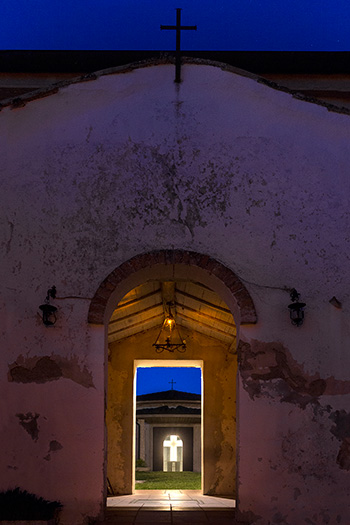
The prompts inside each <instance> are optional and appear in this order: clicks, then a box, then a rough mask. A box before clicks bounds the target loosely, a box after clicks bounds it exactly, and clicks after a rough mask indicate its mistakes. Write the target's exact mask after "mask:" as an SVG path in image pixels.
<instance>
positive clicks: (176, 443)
mask: <svg viewBox="0 0 350 525" xmlns="http://www.w3.org/2000/svg"><path fill="white" fill-rule="evenodd" d="M163 445H164V446H165V447H170V461H177V449H178V448H180V447H182V439H179V438H178V437H177V436H174V435H171V436H170V439H165V440H164V443H163Z"/></svg>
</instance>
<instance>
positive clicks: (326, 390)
mask: <svg viewBox="0 0 350 525" xmlns="http://www.w3.org/2000/svg"><path fill="white" fill-rule="evenodd" d="M238 358H239V362H240V372H241V377H242V380H243V385H244V388H245V390H246V391H247V392H248V393H249V396H250V397H251V399H255V398H259V397H270V398H272V397H273V398H278V399H279V400H280V401H281V403H282V402H284V403H292V404H296V405H298V406H299V407H300V408H302V409H305V407H306V406H307V405H308V404H309V403H314V402H316V401H317V399H318V398H319V397H320V396H322V395H336V394H338V393H340V392H341V393H343V394H345V393H350V381H339V380H337V379H335V378H334V377H328V378H325V379H323V378H321V377H320V375H319V374H314V375H309V374H307V373H306V372H305V371H304V370H303V368H302V366H301V365H299V363H297V362H296V361H295V359H294V358H293V357H292V355H291V354H290V352H289V350H287V349H286V348H285V347H284V346H283V345H282V344H281V343H279V342H269V343H265V342H260V341H257V340H254V339H253V340H252V341H251V343H250V344H249V343H245V342H243V341H240V342H239V345H238Z"/></svg>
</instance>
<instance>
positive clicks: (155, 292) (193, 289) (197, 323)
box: [108, 281, 236, 344]
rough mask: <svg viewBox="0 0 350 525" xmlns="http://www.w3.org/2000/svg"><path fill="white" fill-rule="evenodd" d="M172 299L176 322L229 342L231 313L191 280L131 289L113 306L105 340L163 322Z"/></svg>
mask: <svg viewBox="0 0 350 525" xmlns="http://www.w3.org/2000/svg"><path fill="white" fill-rule="evenodd" d="M169 302H171V303H172V306H171V312H172V314H173V316H174V317H175V320H176V323H177V326H178V327H179V329H180V331H181V327H185V328H187V329H189V330H194V331H196V332H200V333H201V334H204V335H207V336H209V337H213V338H215V339H218V340H220V341H223V342H225V343H228V344H232V343H233V341H234V339H235V336H236V327H235V324H234V320H233V316H232V314H231V312H230V310H229V309H228V307H227V305H226V303H224V301H222V300H221V299H220V297H219V296H218V295H217V294H216V293H215V292H213V291H212V290H211V289H209V288H207V287H205V286H203V285H202V284H199V283H194V282H187V281H186V282H160V281H149V282H146V283H144V284H142V285H141V286H138V287H137V288H134V289H133V290H131V291H130V292H129V293H128V294H127V295H125V297H124V298H123V299H122V301H120V303H119V304H118V306H117V308H116V309H115V310H114V312H113V315H112V317H111V320H110V322H109V326H108V341H109V342H113V341H119V340H121V339H124V338H126V337H130V336H132V335H135V334H137V333H140V332H145V331H146V330H149V329H151V328H154V327H159V329H160V328H161V326H162V323H163V321H164V317H165V314H164V312H167V311H168V310H167V308H168V307H167V303H169Z"/></svg>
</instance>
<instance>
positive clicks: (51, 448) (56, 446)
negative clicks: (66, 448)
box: [44, 439, 63, 461]
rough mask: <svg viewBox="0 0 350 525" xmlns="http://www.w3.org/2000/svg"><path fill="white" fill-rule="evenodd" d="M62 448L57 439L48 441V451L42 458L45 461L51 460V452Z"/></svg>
mask: <svg viewBox="0 0 350 525" xmlns="http://www.w3.org/2000/svg"><path fill="white" fill-rule="evenodd" d="M62 449H63V446H62V445H61V443H60V442H59V441H56V440H55V439H54V440H52V441H50V445H49V452H48V454H47V455H46V456H45V457H44V459H45V460H46V461H50V460H51V452H57V451H58V450H62Z"/></svg>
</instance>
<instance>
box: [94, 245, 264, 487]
mask: <svg viewBox="0 0 350 525" xmlns="http://www.w3.org/2000/svg"><path fill="white" fill-rule="evenodd" d="M149 280H164V281H169V280H186V281H195V282H196V281H197V282H201V283H203V284H204V285H206V286H208V287H209V288H211V289H212V290H214V291H215V292H216V293H217V294H218V295H219V296H220V297H221V298H222V299H223V300H224V301H225V302H226V304H227V306H228V307H229V308H230V310H231V312H232V314H233V317H234V319H235V324H236V328H237V344H238V341H239V328H240V325H242V324H254V323H256V321H257V315H256V311H255V306H254V303H253V301H252V298H251V296H250V294H249V292H248V290H247V289H246V287H245V286H244V284H243V283H242V282H241V281H240V279H239V278H238V277H237V275H236V274H235V273H234V272H233V271H232V270H230V269H229V268H227V267H225V266H224V265H223V264H222V263H220V262H218V261H216V260H215V259H213V258H211V257H210V256H208V255H203V254H199V253H195V252H190V251H183V250H160V251H154V252H149V253H146V254H141V255H137V256H135V257H133V258H132V259H130V260H128V261H126V262H124V263H122V264H121V265H120V266H118V267H117V268H116V269H115V270H114V271H113V272H111V273H110V274H109V275H108V277H107V278H106V279H105V280H104V281H103V282H102V283H101V285H100V286H99V288H98V290H97V291H96V293H95V295H94V297H93V299H92V301H91V303H90V309H89V316H88V321H89V323H91V324H94V325H104V326H105V327H106V328H107V326H108V322H109V319H110V317H111V315H112V312H113V310H114V309H115V306H116V305H117V304H118V302H119V301H120V300H121V299H122V298H123V297H124V295H125V294H126V293H128V292H129V291H130V290H131V289H133V288H135V287H136V286H138V285H140V284H143V283H145V282H147V281H149ZM140 357H141V356H140ZM229 446H230V447H231V445H229ZM129 448H130V451H129V452H130V455H131V456H132V446H129ZM234 448H235V447H234ZM212 450H213V449H211V451H212ZM124 453H125V451H124ZM220 454H222V452H220ZM124 457H125V455H124ZM105 470H107V469H105ZM129 477H130V476H129V475H128V478H129ZM130 482H131V477H130V480H129V481H127V482H126V483H124V486H123V487H124V488H121V490H120V491H119V493H130V492H131V491H132V485H133V483H130ZM214 485H215V484H214ZM203 489H204V493H210V492H208V491H205V487H203ZM212 493H213V494H215V490H214V492H212Z"/></svg>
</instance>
